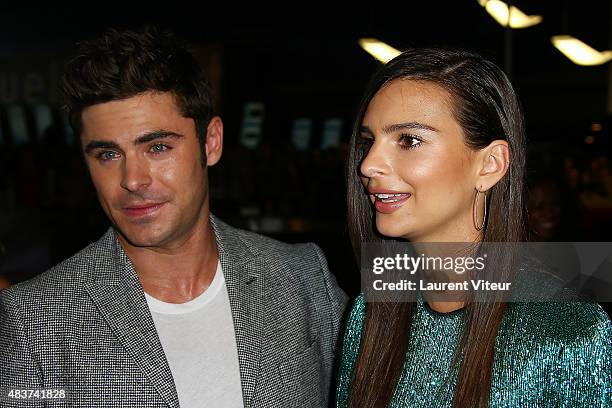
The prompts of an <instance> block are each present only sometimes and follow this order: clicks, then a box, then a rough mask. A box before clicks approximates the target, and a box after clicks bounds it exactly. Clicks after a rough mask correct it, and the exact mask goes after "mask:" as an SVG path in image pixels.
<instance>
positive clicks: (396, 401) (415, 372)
mask: <svg viewBox="0 0 612 408" xmlns="http://www.w3.org/2000/svg"><path fill="white" fill-rule="evenodd" d="M365 308H366V302H365V300H364V298H363V296H359V297H358V298H357V299H356V301H355V302H354V304H353V307H352V310H351V312H350V315H349V317H348V320H347V326H346V331H345V335H344V342H343V350H342V359H341V363H340V369H339V378H338V389H337V396H336V406H337V407H338V408H344V407H346V404H347V398H348V391H349V389H350V384H351V378H352V374H353V369H354V365H355V361H356V358H357V355H358V353H359V344H360V341H361V332H362V329H363V325H364V320H365V319H364V317H365ZM462 314H463V312H462V311H457V312H453V313H448V314H441V313H436V312H434V311H432V310H431V309H429V308H428V307H427V305H426V304H425V303H424V302H423V301H419V302H418V303H417V309H416V313H415V316H414V318H413V323H412V327H411V329H412V330H411V333H410V339H409V343H408V351H407V353H406V360H405V364H404V369H403V372H402V375H401V376H400V379H399V382H398V384H397V387H396V390H395V394H394V396H393V399H392V402H391V405H390V406H391V407H411V408H412V407H427V408H432V407H436V408H437V407H450V406H451V402H452V398H453V390H454V385H455V382H454V380H453V379H451V380H447V379H446V376H447V375H448V373H449V370H450V366H451V363H452V360H453V357H454V353H455V346H456V345H457V343H458V340H459V338H460V336H461V330H462ZM495 347H496V348H495V360H494V365H493V375H492V380H491V394H490V399H489V406H490V407H496V408H497V407H555V408H557V407H572V408H574V407H610V406H612V324H611V323H610V320H609V319H608V317H607V315H606V314H605V312H604V311H603V309H602V308H601V307H600V306H599V305H597V304H595V303H586V302H566V303H562V302H554V303H553V302H548V303H535V302H534V303H513V304H511V305H509V306H508V308H507V310H506V313H505V316H504V319H503V321H502V324H501V327H500V331H499V333H498V335H497V339H496V346H495Z"/></svg>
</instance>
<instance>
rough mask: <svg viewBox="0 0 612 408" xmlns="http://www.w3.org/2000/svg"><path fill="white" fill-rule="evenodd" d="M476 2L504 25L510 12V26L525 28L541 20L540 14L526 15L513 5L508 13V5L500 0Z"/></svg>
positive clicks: (480, 0)
mask: <svg viewBox="0 0 612 408" xmlns="http://www.w3.org/2000/svg"><path fill="white" fill-rule="evenodd" d="M478 3H479V4H480V5H481V6H482V7H484V8H485V9H486V10H487V13H489V14H490V15H491V16H492V17H493V18H494V19H495V21H497V22H498V23H499V24H500V25H502V26H504V27H506V26H507V25H508V14H510V28H527V27H531V26H534V25H536V24H539V23H540V22H542V16H539V15H532V16H528V15H527V14H525V13H523V12H522V11H521V10H519V9H518V8H516V7H514V6H510V13H508V5H507V4H506V3H504V2H503V1H500V0H478Z"/></svg>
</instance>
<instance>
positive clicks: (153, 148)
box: [151, 143, 168, 153]
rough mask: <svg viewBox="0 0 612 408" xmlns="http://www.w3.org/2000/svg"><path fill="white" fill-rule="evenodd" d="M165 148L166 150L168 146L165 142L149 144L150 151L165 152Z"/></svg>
mask: <svg viewBox="0 0 612 408" xmlns="http://www.w3.org/2000/svg"><path fill="white" fill-rule="evenodd" d="M166 150H168V146H166V145H165V144H161V143H158V144H155V145H153V146H151V152H152V153H162V152H165V151H166Z"/></svg>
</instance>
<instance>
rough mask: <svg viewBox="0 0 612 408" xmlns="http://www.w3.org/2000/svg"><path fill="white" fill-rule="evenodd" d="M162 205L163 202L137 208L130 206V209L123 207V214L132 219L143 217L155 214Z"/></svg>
mask: <svg viewBox="0 0 612 408" xmlns="http://www.w3.org/2000/svg"><path fill="white" fill-rule="evenodd" d="M164 204H166V203H165V202H164V203H154V204H145V205H138V206H132V207H124V208H123V212H124V213H125V214H126V215H128V216H129V217H134V218H138V217H144V216H147V215H151V214H153V213H155V212H156V211H158V210H159V209H160V208H161V207H163V206H164Z"/></svg>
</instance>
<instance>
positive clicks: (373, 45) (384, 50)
mask: <svg viewBox="0 0 612 408" xmlns="http://www.w3.org/2000/svg"><path fill="white" fill-rule="evenodd" d="M359 45H360V46H361V48H363V49H364V50H366V51H367V52H368V53H369V54H370V55H372V56H373V57H374V58H376V59H377V60H379V61H381V62H383V63H385V64H386V63H387V62H389V61H390V60H392V59H393V58H395V57H397V56H398V55H400V54H401V53H402V52H401V51H399V50H397V49H395V48H393V47H391V46H390V45H389V44H386V43H384V42H382V41H379V40H377V39H376V38H362V39H360V40H359Z"/></svg>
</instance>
